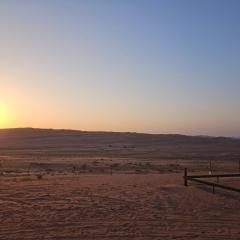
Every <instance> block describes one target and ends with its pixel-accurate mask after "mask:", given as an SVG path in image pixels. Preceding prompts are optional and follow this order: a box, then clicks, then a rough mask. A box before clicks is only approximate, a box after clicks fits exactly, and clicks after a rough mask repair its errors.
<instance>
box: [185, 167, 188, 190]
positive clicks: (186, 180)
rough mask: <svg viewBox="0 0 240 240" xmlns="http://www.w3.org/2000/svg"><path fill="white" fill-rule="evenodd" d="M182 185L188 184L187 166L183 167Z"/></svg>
mask: <svg viewBox="0 0 240 240" xmlns="http://www.w3.org/2000/svg"><path fill="white" fill-rule="evenodd" d="M184 186H188V178H187V168H184Z"/></svg>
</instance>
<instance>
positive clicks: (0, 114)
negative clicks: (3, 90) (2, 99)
mask: <svg viewBox="0 0 240 240" xmlns="http://www.w3.org/2000/svg"><path fill="white" fill-rule="evenodd" d="M8 121H9V113H8V110H7V107H6V106H5V105H4V104H3V103H0V128H4V127H6V126H7V124H8Z"/></svg>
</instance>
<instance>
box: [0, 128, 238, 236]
mask: <svg viewBox="0 0 240 240" xmlns="http://www.w3.org/2000/svg"><path fill="white" fill-rule="evenodd" d="M239 157H240V140H238V139H229V138H209V137H187V136H181V135H147V134H146V135H145V134H135V133H89V132H77V131H64V130H61V131H53V130H39V129H16V130H0V160H1V161H0V162H1V176H0V220H1V223H0V239H3V240H12V239H15V240H17V239H18V240H22V239H39V240H40V239H41V240H42V239H66V240H68V239H144V240H147V239H149V240H150V239H216V240H219V239H220V240H221V239H224V240H225V239H234V240H236V239H240V196H239V193H234V192H231V191H226V190H220V189H216V193H215V194H213V193H212V191H211V189H210V188H209V187H207V186H203V185H201V184H196V183H192V182H191V183H189V186H188V187H185V186H184V184H183V169H184V167H188V169H189V172H190V174H195V173H207V172H208V171H209V170H210V167H211V168H212V170H213V171H214V172H216V173H217V172H238V170H239V169H238V167H239V165H238V164H239V159H240V158H239ZM212 181H215V179H213V180H212ZM220 181H221V182H222V183H224V184H226V185H229V186H235V187H238V188H240V179H239V178H231V179H221V180H220Z"/></svg>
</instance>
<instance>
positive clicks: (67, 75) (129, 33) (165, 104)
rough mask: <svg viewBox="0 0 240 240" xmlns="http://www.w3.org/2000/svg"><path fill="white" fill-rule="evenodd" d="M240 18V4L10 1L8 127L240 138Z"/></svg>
mask: <svg viewBox="0 0 240 240" xmlns="http://www.w3.org/2000/svg"><path fill="white" fill-rule="evenodd" d="M239 11H240V1H237V0H236V1H234V0H201V1H199V0H118V1H117V0H96V1H93V0H85V1H80V0H78V1H77V0H76V1H74V0H39V1H37V0H1V1H0V29H1V33H0V34H1V35H0V107H1V105H2V109H3V108H4V110H2V111H0V113H1V112H2V115H4V114H5V115H6V116H5V117H4V116H2V119H5V120H4V121H3V120H2V126H0V127H24V126H33V127H53V128H72V129H82V130H106V131H138V132H152V133H184V134H208V135H227V136H240V94H239V90H240V27H239V26H240V14H239ZM0 124H1V121H0Z"/></svg>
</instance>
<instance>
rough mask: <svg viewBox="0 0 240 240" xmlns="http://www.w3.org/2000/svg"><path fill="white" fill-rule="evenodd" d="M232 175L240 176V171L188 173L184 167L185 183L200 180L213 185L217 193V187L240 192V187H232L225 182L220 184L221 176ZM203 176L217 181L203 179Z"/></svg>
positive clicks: (228, 176)
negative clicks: (202, 173) (204, 173)
mask: <svg viewBox="0 0 240 240" xmlns="http://www.w3.org/2000/svg"><path fill="white" fill-rule="evenodd" d="M230 177H240V173H234V174H211V175H188V171H187V168H185V169H184V177H183V178H184V185H185V186H188V181H193V182H198V183H202V184H205V185H207V186H211V187H212V191H213V193H215V188H222V189H225V190H229V191H234V192H238V193H240V188H235V187H230V186H226V185H223V184H219V179H220V178H230ZM202 178H204V179H205V178H211V179H212V178H215V179H216V180H217V183H214V182H209V181H206V180H202Z"/></svg>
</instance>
